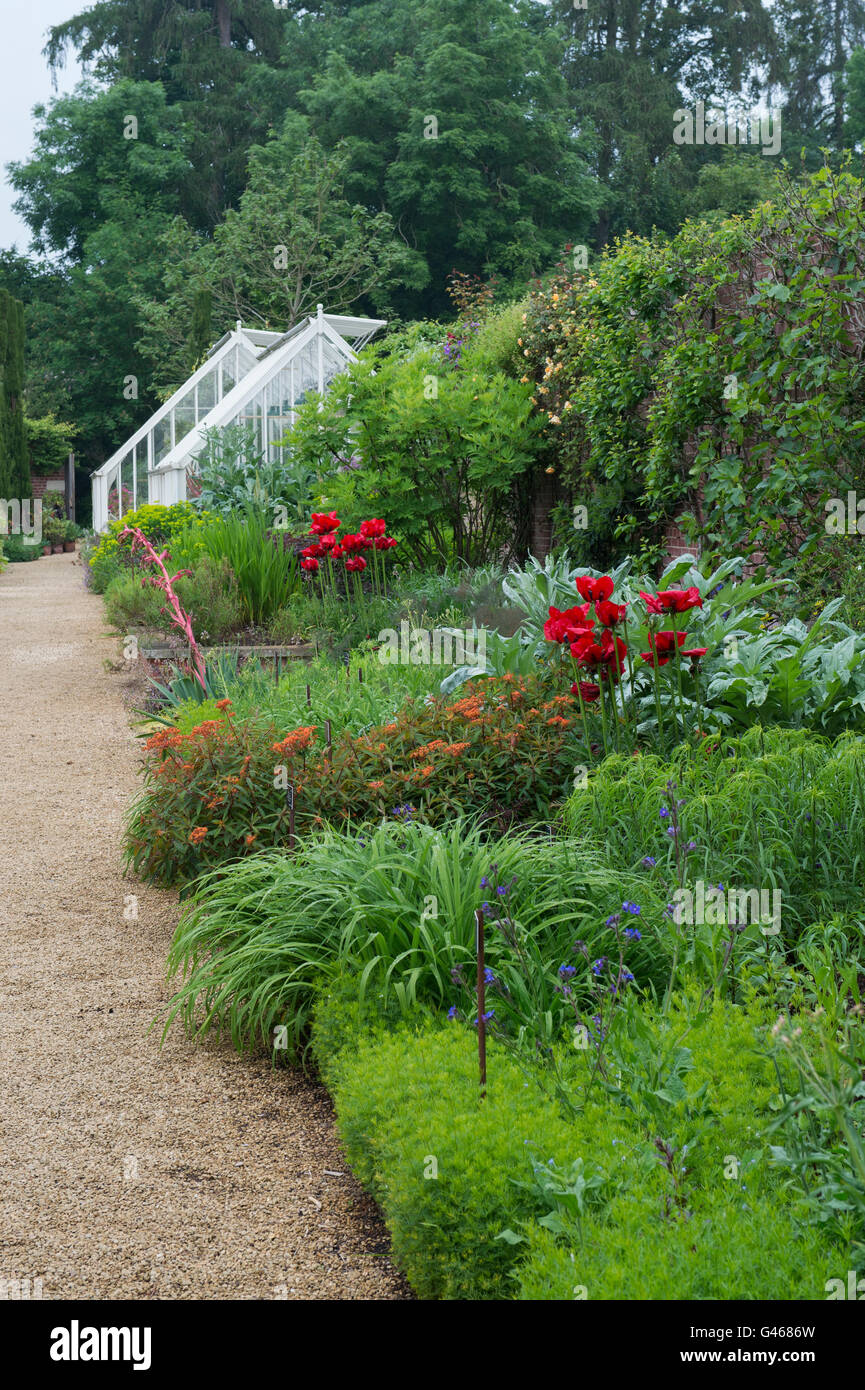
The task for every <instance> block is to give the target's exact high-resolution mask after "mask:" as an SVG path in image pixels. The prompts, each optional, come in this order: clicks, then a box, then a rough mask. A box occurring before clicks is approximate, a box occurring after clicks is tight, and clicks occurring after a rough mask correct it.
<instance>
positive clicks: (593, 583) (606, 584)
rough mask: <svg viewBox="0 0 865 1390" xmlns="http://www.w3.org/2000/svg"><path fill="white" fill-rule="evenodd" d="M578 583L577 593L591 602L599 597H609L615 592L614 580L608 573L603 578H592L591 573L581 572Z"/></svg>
mask: <svg viewBox="0 0 865 1390" xmlns="http://www.w3.org/2000/svg"><path fill="white" fill-rule="evenodd" d="M576 583H577V593H578V594H579V596H580V598H584V599H587V600H589V602H591V603H595V602H597V600H598V599H604V598H609V597H610V594H611V593H612V592H613V581H612V579H611V578H610V576H609V575H608V574H605V575H604V577H603V579H592V577H591V575H588V574H581V575H580V577H579V579H578V580H577V581H576Z"/></svg>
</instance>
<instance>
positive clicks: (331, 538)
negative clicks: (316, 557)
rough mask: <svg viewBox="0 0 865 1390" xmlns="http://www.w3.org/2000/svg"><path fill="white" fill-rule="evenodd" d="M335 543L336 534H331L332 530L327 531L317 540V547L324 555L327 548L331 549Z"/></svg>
mask: <svg viewBox="0 0 865 1390" xmlns="http://www.w3.org/2000/svg"><path fill="white" fill-rule="evenodd" d="M336 544H337V539H336V536H335V535H334V534H333V532H332V531H328V532H327V533H326V534H325V535H323V536H322V538H321V540H320V541H319V543H318V548H319V551H320V553H321V554H322V555H326V554H327V552H328V551H329V550H332V549H333V547H334V546H335V545H336Z"/></svg>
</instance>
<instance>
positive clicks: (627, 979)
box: [622, 970, 634, 985]
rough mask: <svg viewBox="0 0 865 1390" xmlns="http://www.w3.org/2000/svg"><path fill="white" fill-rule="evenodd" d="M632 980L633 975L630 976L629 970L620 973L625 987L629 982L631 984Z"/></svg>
mask: <svg viewBox="0 0 865 1390" xmlns="http://www.w3.org/2000/svg"><path fill="white" fill-rule="evenodd" d="M633 978H634V977H633V975H632V974H631V972H630V970H623V971H622V979H623V980H624V982H625V984H626V985H627V984H630V982H631V980H633Z"/></svg>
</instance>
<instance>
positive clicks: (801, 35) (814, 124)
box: [773, 0, 865, 165]
mask: <svg viewBox="0 0 865 1390" xmlns="http://www.w3.org/2000/svg"><path fill="white" fill-rule="evenodd" d="M773 17H774V20H775V26H776V30H777V34H778V44H779V57H778V62H777V64H776V67H775V74H776V77H777V80H778V82H779V84H780V87H781V89H782V90H783V92H784V120H783V126H784V132H785V139H784V146H785V150H787V149H789V150H790V152H791V153H794V152H795V153H796V154H798V152H799V150H800V148H802V147H803V146H804V148H805V150H806V153H807V155H808V156H809V161H810V163H811V164H812V165H816V164H817V163H819V162H820V160H821V158H822V156H821V154H820V150H821V148H826V147H829V148H832V149H835V150H840V149H841V148H842V147H843V145H844V142H845V139H846V138H847V134H846V129H845V96H846V82H845V70H846V67H847V62H848V59H849V58H850V55H851V53H852V52H853V50H854V49H855V48H857V47H858V46H861V45H862V44H863V43H865V0H821V3H819V4H814V3H813V0H775V6H774V9H773Z"/></svg>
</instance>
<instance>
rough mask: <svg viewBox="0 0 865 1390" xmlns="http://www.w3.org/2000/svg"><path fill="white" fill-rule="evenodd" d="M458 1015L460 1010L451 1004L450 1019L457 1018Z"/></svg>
mask: <svg viewBox="0 0 865 1390" xmlns="http://www.w3.org/2000/svg"><path fill="white" fill-rule="evenodd" d="M458 1013H459V1009H458V1008H457V1006H456V1004H451V1006H450V1008H449V1009H448V1018H456V1016H457V1014H458Z"/></svg>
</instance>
